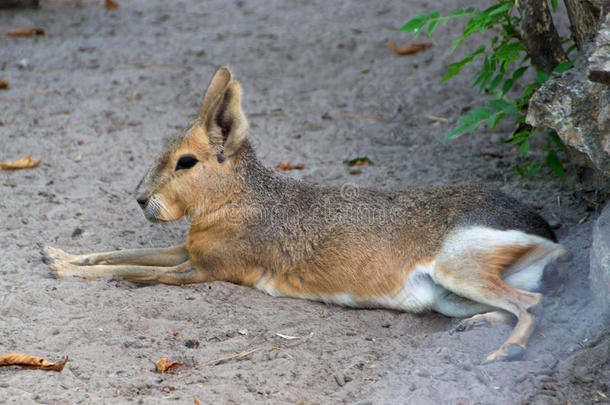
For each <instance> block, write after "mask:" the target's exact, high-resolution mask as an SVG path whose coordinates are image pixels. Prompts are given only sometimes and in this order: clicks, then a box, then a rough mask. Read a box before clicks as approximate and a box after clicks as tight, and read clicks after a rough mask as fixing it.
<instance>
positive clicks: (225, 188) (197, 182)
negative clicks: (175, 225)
mask: <svg viewBox="0 0 610 405" xmlns="http://www.w3.org/2000/svg"><path fill="white" fill-rule="evenodd" d="M240 101H241V87H240V85H239V83H238V82H236V81H234V80H233V79H232V75H231V71H230V70H229V69H228V68H227V67H224V66H223V67H221V68H220V69H218V70H217V71H216V73H215V74H214V77H213V78H212V81H211V82H210V85H209V86H208V89H207V91H206V93H205V97H204V99H203V103H202V105H201V109H200V111H199V116H198V118H197V119H196V120H195V121H194V122H193V123H192V124H191V126H190V127H189V128H188V129H187V130H186V131H185V132H184V133H183V134H181V135H179V136H176V137H174V138H173V139H171V140H170V141H169V142H168V143H167V145H166V146H165V148H164V149H163V151H162V152H161V153H160V154H159V156H158V157H157V158H156V160H155V162H154V164H153V165H152V167H151V168H150V169H149V170H148V172H147V173H146V175H145V176H144V178H143V179H142V180H141V181H140V184H138V187H137V190H136V199H137V200H138V204H140V206H141V207H142V210H143V211H144V215H145V216H146V218H147V219H149V220H151V221H174V220H177V219H180V218H181V217H183V216H184V215H187V216H196V215H199V214H202V213H206V212H210V211H213V210H215V209H216V208H217V207H219V206H221V205H222V204H224V203H225V202H226V201H227V199H228V198H229V197H230V195H231V193H232V192H233V191H234V189H235V187H236V186H237V181H238V179H237V178H236V175H235V171H234V168H235V159H236V155H237V152H238V151H239V149H240V148H241V147H242V145H243V143H244V141H245V139H246V134H247V132H248V122H247V121H246V117H245V115H244V113H243V111H242V109H241V103H240Z"/></svg>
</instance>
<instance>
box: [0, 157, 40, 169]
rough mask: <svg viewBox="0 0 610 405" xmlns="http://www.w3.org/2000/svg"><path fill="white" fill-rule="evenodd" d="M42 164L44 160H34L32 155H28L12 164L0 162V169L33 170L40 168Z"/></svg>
mask: <svg viewBox="0 0 610 405" xmlns="http://www.w3.org/2000/svg"><path fill="white" fill-rule="evenodd" d="M40 162H42V158H40V159H38V160H32V155H27V156H26V157H24V158H23V159H19V160H13V161H12V162H0V169H3V170H19V169H32V168H34V167H36V166H38V165H39V164H40Z"/></svg>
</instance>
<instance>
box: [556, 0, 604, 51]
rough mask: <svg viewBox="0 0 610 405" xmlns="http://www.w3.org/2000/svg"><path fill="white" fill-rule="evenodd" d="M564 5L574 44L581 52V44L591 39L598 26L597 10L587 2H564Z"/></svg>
mask: <svg viewBox="0 0 610 405" xmlns="http://www.w3.org/2000/svg"><path fill="white" fill-rule="evenodd" d="M564 3H565V5H566V9H567V10H568V17H569V18H570V31H571V32H572V36H573V37H574V42H576V47H577V48H578V50H579V51H582V48H583V44H585V43H586V42H589V41H591V40H592V39H593V36H594V35H595V32H596V31H597V27H598V26H599V8H597V7H595V6H594V5H593V3H591V2H590V1H589V0H564Z"/></svg>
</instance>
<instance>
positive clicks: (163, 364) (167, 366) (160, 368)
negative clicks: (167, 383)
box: [155, 357, 184, 373]
mask: <svg viewBox="0 0 610 405" xmlns="http://www.w3.org/2000/svg"><path fill="white" fill-rule="evenodd" d="M182 365H184V363H170V362H169V358H167V357H161V359H160V360H159V361H158V362H157V364H155V369H156V370H157V373H165V372H166V371H168V370H172V369H174V368H177V367H180V366H182Z"/></svg>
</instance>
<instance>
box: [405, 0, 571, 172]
mask: <svg viewBox="0 0 610 405" xmlns="http://www.w3.org/2000/svg"><path fill="white" fill-rule="evenodd" d="M514 7H515V0H497V4H494V5H492V6H490V7H488V8H486V9H485V10H479V9H477V8H474V7H469V8H467V9H455V10H453V11H451V12H450V13H449V15H447V16H441V15H440V13H439V12H438V11H433V12H431V13H429V14H417V15H415V16H413V18H412V19H411V20H409V21H408V22H407V23H406V24H405V25H404V26H403V27H401V28H400V31H406V32H410V33H412V34H413V36H414V37H416V36H417V35H419V34H420V33H421V32H426V33H427V35H428V36H432V34H433V33H434V32H435V31H436V29H437V28H438V26H439V25H440V24H443V25H445V24H447V22H449V21H450V20H452V19H460V20H461V19H464V18H468V21H467V22H466V25H465V27H464V28H463V30H462V34H461V35H460V37H458V38H457V39H455V40H454V41H453V42H452V45H451V50H452V51H453V50H455V49H456V48H457V47H458V46H459V45H460V44H462V43H463V42H464V41H465V40H466V39H467V38H469V37H470V36H471V35H473V34H476V33H481V34H482V33H484V32H486V31H489V30H492V31H493V32H499V33H498V35H496V36H494V37H493V38H492V39H491V40H490V41H489V43H488V44H486V45H479V46H478V47H477V48H476V49H475V50H474V51H472V52H470V53H468V54H467V55H466V56H464V57H463V58H462V59H461V60H459V61H456V62H453V63H450V64H448V65H447V73H446V74H445V75H444V76H443V77H442V78H441V83H442V82H445V81H446V80H448V79H450V78H452V77H453V76H455V75H457V74H459V73H460V72H461V71H462V69H463V68H464V67H465V66H467V65H469V64H470V63H473V62H475V60H476V61H481V68H480V70H479V71H478V72H477V73H476V75H475V78H474V82H473V85H472V86H473V87H478V90H479V92H480V93H482V92H484V93H485V94H487V95H489V96H491V97H492V99H491V100H489V107H481V108H475V109H472V110H470V111H469V112H468V113H467V114H466V115H463V116H462V117H460V118H459V119H458V126H457V127H456V128H454V129H453V130H451V131H450V132H449V133H447V134H446V135H445V137H444V138H443V141H445V140H447V139H449V138H452V137H454V136H457V135H460V134H463V133H472V132H473V131H474V130H476V129H477V128H478V127H479V126H480V125H481V124H487V125H488V126H489V127H490V128H491V130H492V131H493V130H495V128H496V126H497V125H498V123H499V122H500V121H501V120H502V119H504V118H506V117H512V118H513V119H514V126H515V130H514V132H513V133H512V135H511V137H510V138H509V139H508V140H507V141H506V144H507V145H508V146H511V147H512V146H514V147H518V149H519V152H520V153H521V155H522V156H523V157H526V156H527V154H528V152H529V150H530V139H531V138H532V137H533V136H536V135H537V134H539V133H540V132H542V131H541V130H540V129H536V128H533V127H531V126H529V125H527V124H525V113H526V110H527V106H528V104H529V100H530V98H531V96H532V94H533V93H534V91H535V90H536V89H537V88H539V87H540V86H541V85H542V84H543V83H544V82H545V81H546V80H547V79H548V78H549V75H547V74H546V73H544V72H543V71H541V70H540V69H538V68H537V67H536V66H535V65H534V64H533V63H532V61H531V58H530V56H529V55H528V54H527V51H526V49H525V46H524V44H523V41H522V39H521V35H520V34H519V29H518V27H519V23H520V22H521V19H520V17H519V16H518V15H515V14H516V13H514V12H513V11H514ZM551 7H552V9H553V10H555V9H556V8H557V0H551ZM565 42H567V39H566V40H564V43H565ZM572 48H573V47H572ZM568 51H570V49H568ZM572 65H573V61H568V62H564V63H561V64H559V65H558V66H557V67H556V68H555V69H554V70H553V73H562V72H564V71H566V70H568V69H570V68H571V67H572ZM529 69H534V70H535V71H536V77H537V80H536V81H535V82H533V83H529V84H527V85H524V86H522V90H521V94H520V95H519V96H518V97H516V98H511V97H509V94H512V93H511V90H514V89H515V85H516V84H518V83H519V84H521V83H520V81H521V80H520V79H521V78H522V76H523V75H524V73H525V72H526V71H528V70H529ZM546 134H547V136H548V138H549V139H548V141H547V143H546V146H545V147H544V152H545V156H544V160H543V162H533V163H526V164H523V165H521V166H517V167H514V168H513V169H514V170H515V171H517V172H518V173H519V174H521V175H522V176H524V177H531V176H532V175H533V174H534V173H536V172H537V171H538V170H539V169H540V168H542V167H543V166H546V167H548V168H549V169H551V170H552V171H553V172H554V173H556V174H557V175H558V176H560V177H562V178H564V177H565V173H564V170H563V166H562V164H561V160H560V158H559V155H558V153H557V151H564V150H565V147H564V145H563V144H562V143H561V141H560V140H559V137H558V136H557V134H556V133H555V132H554V131H547V132H546Z"/></svg>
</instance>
